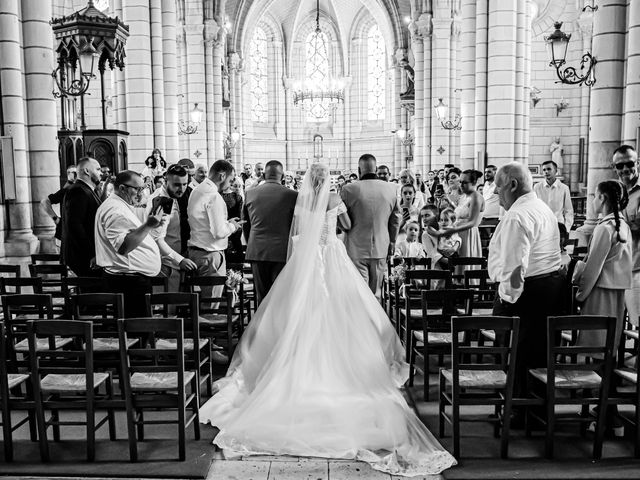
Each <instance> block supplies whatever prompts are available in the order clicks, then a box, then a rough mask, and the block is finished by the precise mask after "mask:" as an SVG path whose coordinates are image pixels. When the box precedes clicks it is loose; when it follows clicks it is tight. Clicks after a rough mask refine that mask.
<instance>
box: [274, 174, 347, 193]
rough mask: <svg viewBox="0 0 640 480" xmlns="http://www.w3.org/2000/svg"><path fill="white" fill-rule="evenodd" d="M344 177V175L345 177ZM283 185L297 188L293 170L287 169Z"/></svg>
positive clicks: (290, 188)
mask: <svg viewBox="0 0 640 480" xmlns="http://www.w3.org/2000/svg"><path fill="white" fill-rule="evenodd" d="M343 178H344V177H343ZM283 185H284V186H285V187H287V188H288V189H289V190H295V188H294V187H295V181H294V179H293V172H291V171H289V170H287V171H286V172H284V180H283Z"/></svg>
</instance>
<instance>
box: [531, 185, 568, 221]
mask: <svg viewBox="0 0 640 480" xmlns="http://www.w3.org/2000/svg"><path fill="white" fill-rule="evenodd" d="M533 191H534V192H536V195H537V196H538V198H539V199H540V200H542V201H543V202H544V203H546V204H547V205H548V206H549V208H550V209H551V211H552V212H553V214H554V215H555V216H556V218H557V219H558V223H562V224H564V226H565V227H567V232H568V231H569V230H571V225H573V205H572V204H571V192H570V191H569V187H567V186H566V185H565V184H564V183H562V182H561V181H560V180H558V179H556V181H555V182H553V184H551V185H549V184H548V183H547V181H546V180H545V181H544V182H540V183H536V185H535V186H534V187H533Z"/></svg>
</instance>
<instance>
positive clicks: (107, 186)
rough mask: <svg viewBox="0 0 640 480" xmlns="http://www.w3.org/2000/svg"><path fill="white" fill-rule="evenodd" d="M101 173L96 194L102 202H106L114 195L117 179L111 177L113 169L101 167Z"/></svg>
mask: <svg viewBox="0 0 640 480" xmlns="http://www.w3.org/2000/svg"><path fill="white" fill-rule="evenodd" d="M100 172H101V173H100V183H99V184H98V186H97V187H96V193H97V194H98V196H99V197H100V201H101V202H104V201H105V199H106V198H107V197H108V196H109V195H111V194H112V193H113V182H114V181H115V177H114V176H113V175H111V169H110V168H109V167H107V166H106V165H102V166H101V167H100Z"/></svg>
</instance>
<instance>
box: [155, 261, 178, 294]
mask: <svg viewBox="0 0 640 480" xmlns="http://www.w3.org/2000/svg"><path fill="white" fill-rule="evenodd" d="M160 271H161V272H162V274H163V275H164V276H165V277H167V279H168V283H169V290H168V291H169V292H179V291H180V269H179V268H173V267H171V266H169V265H164V264H163V265H162V268H161V269H160Z"/></svg>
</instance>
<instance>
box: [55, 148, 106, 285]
mask: <svg viewBox="0 0 640 480" xmlns="http://www.w3.org/2000/svg"><path fill="white" fill-rule="evenodd" d="M76 170H77V176H78V178H77V180H76V182H75V183H74V184H73V185H72V186H71V187H69V189H68V190H67V193H66V194H65V196H64V201H63V202H62V209H61V217H62V228H61V230H60V232H61V237H62V258H63V260H64V262H65V263H66V264H67V266H68V267H69V268H70V269H71V271H72V272H73V273H75V274H76V275H77V276H82V277H95V276H99V275H100V272H99V271H98V270H96V269H94V268H92V264H93V262H94V257H95V256H96V247H95V242H96V241H95V236H94V221H95V218H96V212H97V210H98V207H99V206H100V203H101V201H100V197H99V195H98V192H97V191H96V186H97V185H98V184H99V183H100V175H101V173H102V172H101V170H100V164H99V163H98V161H97V160H96V159H95V158H90V157H84V158H81V159H80V161H79V162H78V165H77V169H76Z"/></svg>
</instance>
